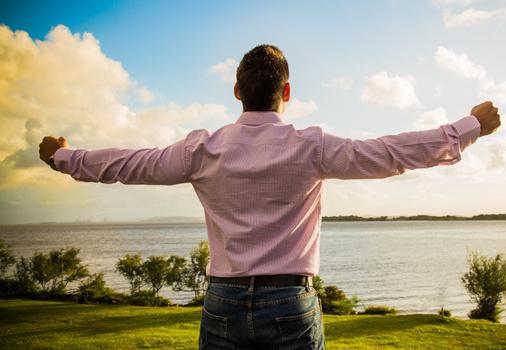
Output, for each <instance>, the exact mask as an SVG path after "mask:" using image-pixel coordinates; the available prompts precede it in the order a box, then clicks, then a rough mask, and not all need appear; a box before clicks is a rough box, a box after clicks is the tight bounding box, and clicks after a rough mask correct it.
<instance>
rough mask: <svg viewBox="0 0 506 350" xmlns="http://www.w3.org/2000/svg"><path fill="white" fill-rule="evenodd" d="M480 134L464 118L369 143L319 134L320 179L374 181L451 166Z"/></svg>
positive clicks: (473, 120)
mask: <svg viewBox="0 0 506 350" xmlns="http://www.w3.org/2000/svg"><path fill="white" fill-rule="evenodd" d="M479 134H480V123H479V122H478V120H477V119H476V117H474V116H472V115H471V116H467V117H464V118H461V119H459V120H458V121H456V122H454V123H452V124H445V125H442V126H440V127H439V128H436V129H430V130H423V131H412V132H405V133H401V134H398V135H387V136H382V137H379V138H376V139H369V140H351V139H344V138H340V137H337V136H334V135H332V134H329V133H325V132H324V133H323V143H322V156H321V177H322V178H323V179H329V178H336V179H374V178H385V177H388V176H393V175H399V174H402V173H404V172H405V171H406V169H417V168H428V167H433V166H436V165H451V164H454V163H456V162H458V161H459V160H460V159H461V152H462V151H463V150H464V149H465V148H467V147H468V146H469V145H471V144H472V143H474V141H476V139H477V138H478V137H479Z"/></svg>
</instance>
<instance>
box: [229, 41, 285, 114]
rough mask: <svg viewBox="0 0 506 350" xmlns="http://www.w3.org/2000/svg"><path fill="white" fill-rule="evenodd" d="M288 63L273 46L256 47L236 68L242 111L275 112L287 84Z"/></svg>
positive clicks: (281, 53)
mask: <svg viewBox="0 0 506 350" xmlns="http://www.w3.org/2000/svg"><path fill="white" fill-rule="evenodd" d="M288 76H289V72H288V62H287V61H286V58H285V56H284V54H283V52H282V51H281V50H280V49H279V48H277V47H276V46H274V45H258V46H256V47H254V48H253V49H251V50H250V51H249V52H247V53H246V54H245V55H244V57H243V58H242V60H241V63H239V67H237V85H238V86H239V93H240V95H241V101H242V105H243V109H244V111H245V112H246V111H276V110H277V108H278V105H279V99H280V98H281V96H282V95H283V88H284V86H285V84H286V83H287V82H288Z"/></svg>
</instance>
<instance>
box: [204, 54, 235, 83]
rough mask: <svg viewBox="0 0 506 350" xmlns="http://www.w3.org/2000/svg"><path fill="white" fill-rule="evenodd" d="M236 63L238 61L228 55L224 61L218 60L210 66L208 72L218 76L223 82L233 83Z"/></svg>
mask: <svg viewBox="0 0 506 350" xmlns="http://www.w3.org/2000/svg"><path fill="white" fill-rule="evenodd" d="M238 65H239V62H237V61H236V60H235V59H234V58H231V57H229V58H227V59H226V60H225V61H224V62H218V63H216V64H214V65H213V66H211V68H209V71H208V73H209V74H210V75H216V76H218V77H220V79H221V80H223V81H224V82H227V83H233V82H235V73H236V71H237V66H238Z"/></svg>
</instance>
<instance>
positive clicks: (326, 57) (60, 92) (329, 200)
mask: <svg viewBox="0 0 506 350" xmlns="http://www.w3.org/2000/svg"><path fill="white" fill-rule="evenodd" d="M502 33H506V3H505V2H504V1H494V0H489V1H486V0H481V1H480V0H414V1H400V0H389V1H388V0H384V1H379V0H378V1H376V0H374V1H373V0H371V1H313V2H308V1H255V2H239V1H237V2H232V1H184V2H176V1H161V0H160V1H156V0H155V1H149V2H147V1H91V0H87V1H79V2H77V1H75V2H70V1H51V2H41V1H15V2H14V1H10V2H7V1H4V2H0V123H1V124H0V126H1V127H0V224H16V223H36V222H53V221H56V222H63V221H65V222H66V221H83V220H94V221H102V220H110V221H115V220H137V219H145V218H150V217H158V216H191V217H203V210H202V208H201V206H200V203H199V201H198V199H197V197H196V195H195V193H194V192H193V189H192V187H191V185H190V184H181V185H176V186H170V187H167V186H165V187H163V186H141V185H130V186H127V185H123V184H120V183H116V184H112V185H106V184H96V183H80V182H77V181H75V180H73V179H72V178H71V177H69V176H66V175H63V174H60V173H57V172H54V171H52V170H51V169H50V168H49V167H47V166H46V165H45V164H44V163H42V161H40V160H39V159H38V144H39V143H40V141H41V139H42V137H43V136H46V135H53V136H56V137H58V136H64V137H66V138H67V140H68V141H69V144H70V147H71V148H85V149H98V148H105V147H122V148H144V147H160V148H163V147H166V146H168V145H170V144H172V143H174V142H176V141H178V140H180V139H182V138H184V137H185V135H186V134H187V133H188V132H190V131H191V130H192V129H197V128H199V129H200V128H207V129H209V130H211V131H214V130H217V129H218V128H220V127H221V126H223V125H226V124H229V123H233V122H235V121H236V120H237V118H238V117H239V116H240V114H241V111H242V108H241V105H240V103H239V101H237V100H235V98H234V96H233V93H232V91H233V85H234V82H235V69H236V67H237V65H238V62H239V61H240V60H241V58H242V56H243V55H244V53H246V52H247V51H248V50H250V49H251V48H253V47H254V46H256V45H258V44H265V43H268V44H274V45H277V46H278V47H280V48H281V49H282V50H283V52H284V54H285V56H286V57H287V60H288V62H289V65H290V83H291V88H292V98H291V101H290V102H289V104H288V109H287V110H286V112H285V113H284V115H283V117H284V119H285V121H286V122H287V123H291V124H294V125H295V127H296V128H299V129H302V128H305V127H307V126H310V125H319V126H321V127H323V128H324V129H325V130H326V131H327V132H330V133H333V134H335V135H338V136H340V137H349V138H353V139H368V138H375V137H379V136H382V135H387V134H397V133H400V132H404V131H412V130H423V129H430V128H436V127H438V126H440V125H442V124H446V123H451V122H454V121H456V120H458V119H460V118H462V117H465V116H467V115H469V114H470V110H471V108H472V107H473V106H475V105H477V104H479V103H481V102H482V101H485V100H491V101H493V102H494V103H495V104H496V105H497V106H498V107H499V109H500V111H501V110H502V109H503V108H504V107H506V69H504V67H505V64H504V62H505V61H506V46H505V45H504V36H503V35H502ZM503 129H504V128H500V129H499V130H498V131H497V132H496V133H494V134H493V135H491V136H487V137H482V138H479V139H478V140H477V141H476V142H475V143H474V144H473V145H472V146H470V147H469V148H467V149H466V150H465V151H464V152H463V153H462V159H461V161H460V162H459V163H457V164H455V165H452V166H441V167H434V168H429V169H417V170H412V171H407V172H406V173H404V174H403V175H400V176H394V177H391V178H387V179H375V180H326V182H325V185H324V195H323V215H350V214H354V215H362V216H379V215H388V216H398V215H417V214H430V215H446V214H450V215H475V214H480V213H506V186H505V185H506V138H505V135H506V131H505V130H503Z"/></svg>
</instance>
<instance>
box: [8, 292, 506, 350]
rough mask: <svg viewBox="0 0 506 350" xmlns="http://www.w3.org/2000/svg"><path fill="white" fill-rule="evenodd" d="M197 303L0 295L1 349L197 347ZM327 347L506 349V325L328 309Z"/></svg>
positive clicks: (428, 316) (326, 321)
mask: <svg viewBox="0 0 506 350" xmlns="http://www.w3.org/2000/svg"><path fill="white" fill-rule="evenodd" d="M200 312H201V309H200V308H198V307H166V308H154V307H139V306H113V305H111V306H109V305H79V304H71V303H61V302H51V301H31V300H0V348H1V349H23V350H25V349H196V348H197V339H198V329H199V320H200ZM324 323H325V335H326V339H327V342H326V343H327V349H506V325H503V324H494V323H491V322H488V321H474V320H473V321H468V320H466V321H463V320H457V319H448V320H446V321H441V320H440V319H439V316H436V315H402V316H333V315H325V317H324Z"/></svg>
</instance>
